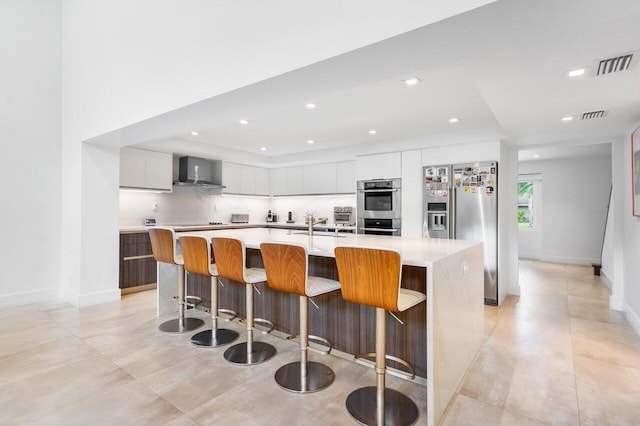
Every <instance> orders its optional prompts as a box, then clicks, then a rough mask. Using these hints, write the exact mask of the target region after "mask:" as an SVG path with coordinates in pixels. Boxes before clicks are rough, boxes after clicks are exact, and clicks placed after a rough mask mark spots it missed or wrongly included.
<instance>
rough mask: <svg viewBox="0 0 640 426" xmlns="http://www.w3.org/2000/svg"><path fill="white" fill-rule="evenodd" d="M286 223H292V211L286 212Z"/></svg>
mask: <svg viewBox="0 0 640 426" xmlns="http://www.w3.org/2000/svg"><path fill="white" fill-rule="evenodd" d="M287 223H294V222H293V213H291V212H289V213H288V214H287Z"/></svg>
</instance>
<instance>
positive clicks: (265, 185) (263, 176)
mask: <svg viewBox="0 0 640 426" xmlns="http://www.w3.org/2000/svg"><path fill="white" fill-rule="evenodd" d="M256 194H258V195H269V169H265V168H262V167H256Z"/></svg>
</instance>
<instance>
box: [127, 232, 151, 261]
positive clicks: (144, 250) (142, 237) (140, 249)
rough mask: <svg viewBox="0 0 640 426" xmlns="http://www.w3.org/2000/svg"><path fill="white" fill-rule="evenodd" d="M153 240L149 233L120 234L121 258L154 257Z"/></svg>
mask: <svg viewBox="0 0 640 426" xmlns="http://www.w3.org/2000/svg"><path fill="white" fill-rule="evenodd" d="M152 254H153V250H151V239H149V233H148V232H140V233H135V234H120V256H121V257H123V258H128V257H132V256H144V255H152Z"/></svg>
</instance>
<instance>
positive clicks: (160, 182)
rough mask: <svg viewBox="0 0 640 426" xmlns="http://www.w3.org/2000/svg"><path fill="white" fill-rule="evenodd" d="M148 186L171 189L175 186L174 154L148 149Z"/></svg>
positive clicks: (146, 167) (146, 163) (146, 165)
mask: <svg viewBox="0 0 640 426" xmlns="http://www.w3.org/2000/svg"><path fill="white" fill-rule="evenodd" d="M145 172H146V173H145V174H146V179H147V183H146V186H147V188H153V189H164V190H169V191H170V190H171V189H172V186H173V156H172V155H171V154H167V153H164V152H154V151H147V158H146V162H145Z"/></svg>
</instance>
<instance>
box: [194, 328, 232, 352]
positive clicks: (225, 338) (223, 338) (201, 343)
mask: <svg viewBox="0 0 640 426" xmlns="http://www.w3.org/2000/svg"><path fill="white" fill-rule="evenodd" d="M238 336H239V334H238V332H237V331H234V330H229V329H227V328H219V329H217V330H216V333H215V335H214V333H213V330H211V329H209V330H204V331H201V332H200V333H198V334H194V335H193V337H191V343H192V344H193V345H194V346H198V347H200V348H217V347H218V346H224V345H228V344H229V343H231V342H233V341H234V340H236V339H237V338H238Z"/></svg>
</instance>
